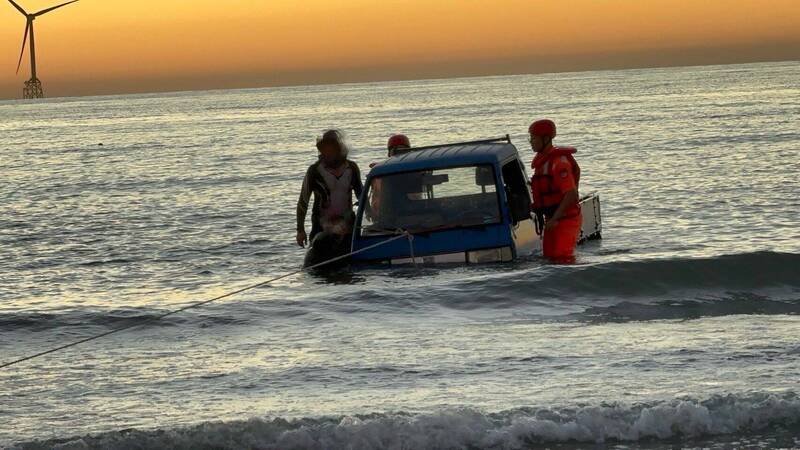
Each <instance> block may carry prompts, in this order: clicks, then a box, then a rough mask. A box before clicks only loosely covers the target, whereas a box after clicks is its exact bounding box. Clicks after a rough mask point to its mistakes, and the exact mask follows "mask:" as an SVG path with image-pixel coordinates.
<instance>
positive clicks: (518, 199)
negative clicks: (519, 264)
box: [352, 136, 540, 265]
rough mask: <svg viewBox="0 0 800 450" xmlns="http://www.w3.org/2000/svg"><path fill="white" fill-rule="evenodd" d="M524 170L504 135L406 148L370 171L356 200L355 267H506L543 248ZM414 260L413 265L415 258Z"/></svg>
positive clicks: (513, 148)
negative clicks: (503, 264) (405, 235)
mask: <svg viewBox="0 0 800 450" xmlns="http://www.w3.org/2000/svg"><path fill="white" fill-rule="evenodd" d="M530 205H531V196H530V188H529V184H528V176H527V174H526V171H525V165H524V164H523V163H522V161H521V160H520V156H519V152H518V151H517V148H516V147H515V146H514V145H513V144H512V143H511V141H510V139H509V138H508V136H506V137H505V138H501V139H490V140H483V141H472V142H464V143H456V144H444V145H436V146H430V147H421V148H416V149H410V150H408V151H406V152H404V153H403V154H401V155H396V156H394V157H392V158H389V159H387V160H386V161H384V162H382V163H380V164H379V165H377V166H375V167H374V168H373V169H372V170H371V171H370V173H369V174H368V175H367V179H366V184H365V190H364V193H363V194H362V196H361V199H360V201H359V207H358V213H357V218H356V223H355V227H354V232H353V244H352V250H353V251H354V252H355V251H360V250H363V249H365V248H367V247H371V246H373V245H375V244H378V243H380V242H382V241H385V240H387V239H388V238H391V237H393V236H396V235H398V234H400V233H405V232H408V233H410V234H411V235H412V236H413V240H411V241H410V242H409V241H408V240H403V239H400V240H395V241H393V242H389V243H386V244H385V245H380V246H377V247H375V248H371V249H369V250H366V251H363V252H361V253H358V254H357V255H355V256H354V257H353V258H354V260H355V261H356V262H370V263H388V264H393V265H397V264H409V263H424V264H430V263H468V264H470V263H483V262H494V261H511V260H514V259H516V258H520V257H526V256H530V255H531V254H533V253H534V252H535V251H537V249H538V248H539V246H540V243H539V236H538V235H537V233H536V229H535V225H534V220H533V218H532V217H531V213H530ZM412 256H413V259H412Z"/></svg>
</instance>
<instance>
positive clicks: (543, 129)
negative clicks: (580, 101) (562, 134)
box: [528, 119, 556, 139]
mask: <svg viewBox="0 0 800 450" xmlns="http://www.w3.org/2000/svg"><path fill="white" fill-rule="evenodd" d="M528 133H530V135H531V136H547V137H550V138H551V139H552V138H554V137H556V124H555V122H553V121H552V120H550V119H542V120H537V121H536V122H533V123H532V124H531V126H530V128H528Z"/></svg>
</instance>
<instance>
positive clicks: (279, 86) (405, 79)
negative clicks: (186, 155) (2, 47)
mask: <svg viewBox="0 0 800 450" xmlns="http://www.w3.org/2000/svg"><path fill="white" fill-rule="evenodd" d="M776 63H800V59H765V60H756V61H748V62H731V63H712V64H663V65H662V64H655V65H642V66H632V67H623V68H593V69H575V70H558V69H556V70H547V71H542V72H522V71H519V72H517V71H509V72H505V73H503V72H500V73H494V74H480V75H461V76H459V75H456V76H434V77H420V78H416V77H397V78H390V77H384V78H382V77H376V78H375V79H371V80H353V81H330V82H325V81H322V82H316V83H276V84H262V85H254V86H246V87H227V88H226V87H218V88H215V87H211V88H205V89H201V88H198V89H193V88H188V89H177V90H174V89H165V90H149V91H136V90H132V91H130V92H119V93H109V94H76V95H62V96H56V97H45V98H43V99H22V98H15V97H6V98H3V97H0V102H2V103H12V102H20V103H38V102H41V101H42V100H44V101H48V100H58V99H80V98H109V97H127V96H147V95H174V94H185V93H192V92H214V91H247V90H262V89H285V88H303V87H309V88H310V87H325V86H353V85H367V84H374V83H400V82H415V81H442V80H469V79H484V78H493V77H514V76H537V75H555V74H571V73H574V74H579V73H591V72H628V71H634V70H652V69H678V68H692V67H723V66H744V65H752V64H776Z"/></svg>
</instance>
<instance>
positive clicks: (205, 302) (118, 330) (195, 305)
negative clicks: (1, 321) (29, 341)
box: [0, 231, 413, 370]
mask: <svg viewBox="0 0 800 450" xmlns="http://www.w3.org/2000/svg"><path fill="white" fill-rule="evenodd" d="M403 238H407V239H408V240H409V242H412V246H413V236H412V235H411V234H410V233H409V232H407V231H404V232H403V234H401V235H398V236H395V237H393V238H391V239H387V240H385V241H381V242H378V243H376V244H372V245H370V246H368V247H364V248H362V249H359V250H356V251H354V252H350V253H348V254H346V255H341V256H337V257H335V258H331V259H329V260H327V261H323V262H321V263H318V264H314V265H313V266H308V267H303V268H302V269H299V270H295V271H294V272H289V273H286V274H283V275H281V276H278V277H275V278H271V279H269V280H266V281H262V282H260V283H256V284H252V285H250V286H247V287H243V288H241V289H237V290H235V291H231V292H228V293H227V294H222V295H220V296H218V297H214V298H212V299H210V300H203V301H201V302H196V303H192V304H190V305H187V306H184V307H183V308H179V309H175V310H172V311H168V312H166V313H163V314H160V315H158V316H154V317H150V318H149V319H145V320H143V321H141V322H138V323H135V324H132V325H126V326H124V327H120V328H115V329H113V330H109V331H106V332H105V333H100V334H96V335H94V336H90V337H87V338H84V339H81V340H78V341H75V342H70V343H69V344H65V345H62V346H59V347H55V348H51V349H49V350H45V351H43V352H39V353H36V354H33V355H29V356H25V357H23V358H20V359H17V360H14V361H10V362H7V363H3V364H0V370H2V369H6V368H8V367H11V366H14V365H17V364H20V363H23V362H25V361H30V360H32V359H35V358H39V357H42V356H45V355H49V354H51V353H55V352H59V351H61V350H65V349H68V348H70V347H75V346H78V345H81V344H85V343H87V342H90V341H95V340H97V339H100V338H104V337H106V336H110V335H112V334H116V333H121V332H123V331H127V330H130V329H131V328H136V327H138V326H141V325H146V324H148V323H152V322H157V321H159V320H161V319H164V318H165V317H169V316H172V315H175V314H179V313H182V312H184V311H187V310H189V309H194V308H200V307H201V306H205V305H208V304H209V303H214V302H216V301H219V300H222V299H225V298H228V297H233V296H234V295H237V294H241V293H242V292H246V291H250V290H253V289H256V288H259V287H261V286H265V285H267V284H270V283H274V282H276V281H279V280H282V279H284V278H289V277H291V276H293V275H297V274H299V273H303V272H305V271H307V270H314V269H318V268H320V267H323V266H326V265H328V264H331V263H335V262H337V261H341V260H343V259H346V258H349V257H351V256H354V255H357V254H359V253H363V252H366V251H368V250H372V249H374V248H377V247H380V246H382V245H386V244H388V243H390V242H394V241H397V240H399V239H403ZM412 248H413V247H412Z"/></svg>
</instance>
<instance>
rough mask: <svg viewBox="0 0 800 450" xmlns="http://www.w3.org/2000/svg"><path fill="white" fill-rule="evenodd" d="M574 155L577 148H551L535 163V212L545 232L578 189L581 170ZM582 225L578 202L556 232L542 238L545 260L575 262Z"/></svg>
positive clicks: (547, 233)
mask: <svg viewBox="0 0 800 450" xmlns="http://www.w3.org/2000/svg"><path fill="white" fill-rule="evenodd" d="M575 153H576V150H575V149H574V148H570V147H553V146H550V147H548V148H547V149H545V150H544V151H542V152H539V153H538V154H537V155H536V157H535V158H534V159H533V163H532V164H531V166H532V167H533V177H532V178H531V193H532V194H533V205H532V209H533V212H534V213H535V214H536V216H537V223H538V224H539V226H540V227H542V228H543V225H544V222H545V221H546V220H550V218H551V217H552V216H553V214H555V212H556V210H557V209H558V206H559V205H560V204H561V201H562V200H564V196H565V194H566V193H567V192H569V191H571V190H573V189H574V190H576V191H577V189H578V184H579V183H580V177H581V169H580V167H579V166H578V163H577V162H576V161H575V158H574V157H573V156H572V155H574V154H575ZM581 223H582V218H581V207H580V205H579V204H578V203H577V202H576V203H575V204H574V205H572V206H570V207H568V208H567V209H566V210H565V211H564V214H563V215H562V216H561V218H560V220H559V221H558V224H557V225H556V227H555V228H551V229H549V230H544V235H543V236H542V252H543V254H544V256H545V257H546V258H549V259H551V260H555V261H560V262H569V261H571V260H572V259H574V254H575V245H576V244H577V242H578V235H579V234H580V231H581Z"/></svg>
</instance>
